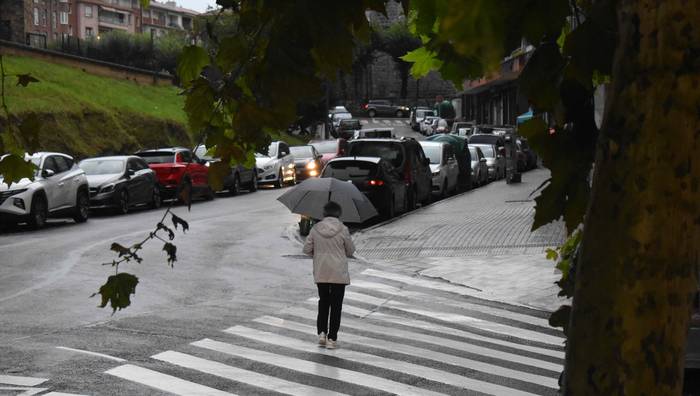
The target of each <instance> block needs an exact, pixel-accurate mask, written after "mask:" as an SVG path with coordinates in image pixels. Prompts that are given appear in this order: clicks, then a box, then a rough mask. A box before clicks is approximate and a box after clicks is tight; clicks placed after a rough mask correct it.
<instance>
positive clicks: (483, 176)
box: [469, 144, 489, 186]
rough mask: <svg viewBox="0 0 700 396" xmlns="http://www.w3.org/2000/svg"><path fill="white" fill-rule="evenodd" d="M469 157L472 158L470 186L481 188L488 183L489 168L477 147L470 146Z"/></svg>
mask: <svg viewBox="0 0 700 396" xmlns="http://www.w3.org/2000/svg"><path fill="white" fill-rule="evenodd" d="M469 155H470V156H471V157H472V185H475V184H476V185H478V186H483V185H484V184H486V183H488V182H489V168H488V167H487V166H486V158H485V157H484V153H483V152H482V151H481V149H480V148H479V147H477V146H475V145H472V144H470V145H469Z"/></svg>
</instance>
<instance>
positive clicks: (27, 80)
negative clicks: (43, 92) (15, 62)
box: [17, 74, 39, 87]
mask: <svg viewBox="0 0 700 396" xmlns="http://www.w3.org/2000/svg"><path fill="white" fill-rule="evenodd" d="M38 82H39V80H37V79H36V78H34V77H32V76H31V75H30V74H18V75H17V85H18V86H19V85H21V86H23V87H26V86H27V85H29V84H31V83H38Z"/></svg>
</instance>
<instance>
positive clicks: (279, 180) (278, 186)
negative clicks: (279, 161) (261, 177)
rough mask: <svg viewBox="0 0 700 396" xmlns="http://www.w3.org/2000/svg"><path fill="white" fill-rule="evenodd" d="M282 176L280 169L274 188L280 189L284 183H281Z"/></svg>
mask: <svg viewBox="0 0 700 396" xmlns="http://www.w3.org/2000/svg"><path fill="white" fill-rule="evenodd" d="M283 176H284V174H283V173H282V169H281V168H280V173H279V175H277V181H276V182H275V188H282V187H283V186H284V181H283V179H282V178H283Z"/></svg>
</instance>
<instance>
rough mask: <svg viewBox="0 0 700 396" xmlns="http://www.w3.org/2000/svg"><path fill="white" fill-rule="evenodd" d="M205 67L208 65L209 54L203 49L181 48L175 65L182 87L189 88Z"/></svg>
mask: <svg viewBox="0 0 700 396" xmlns="http://www.w3.org/2000/svg"><path fill="white" fill-rule="evenodd" d="M207 65H209V54H208V53H207V51H206V50H205V49H204V48H202V47H200V46H197V45H188V46H187V47H185V48H183V49H182V54H180V58H179V60H178V64H177V75H178V76H179V77H180V82H181V83H182V85H183V86H184V87H189V86H190V85H191V83H192V81H193V80H194V79H196V78H197V76H199V74H200V73H201V72H202V69H203V68H204V67H205V66H207Z"/></svg>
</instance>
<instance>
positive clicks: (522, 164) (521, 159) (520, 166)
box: [515, 139, 527, 173]
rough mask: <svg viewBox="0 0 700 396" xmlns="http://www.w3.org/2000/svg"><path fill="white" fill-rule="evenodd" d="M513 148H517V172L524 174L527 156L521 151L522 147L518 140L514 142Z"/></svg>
mask: <svg viewBox="0 0 700 396" xmlns="http://www.w3.org/2000/svg"><path fill="white" fill-rule="evenodd" d="M515 147H516V148H517V155H518V157H517V158H518V162H517V164H518V165H517V166H518V172H521V173H522V172H525V171H526V170H527V154H525V152H524V151H523V147H522V145H521V143H520V139H516V140H515Z"/></svg>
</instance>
